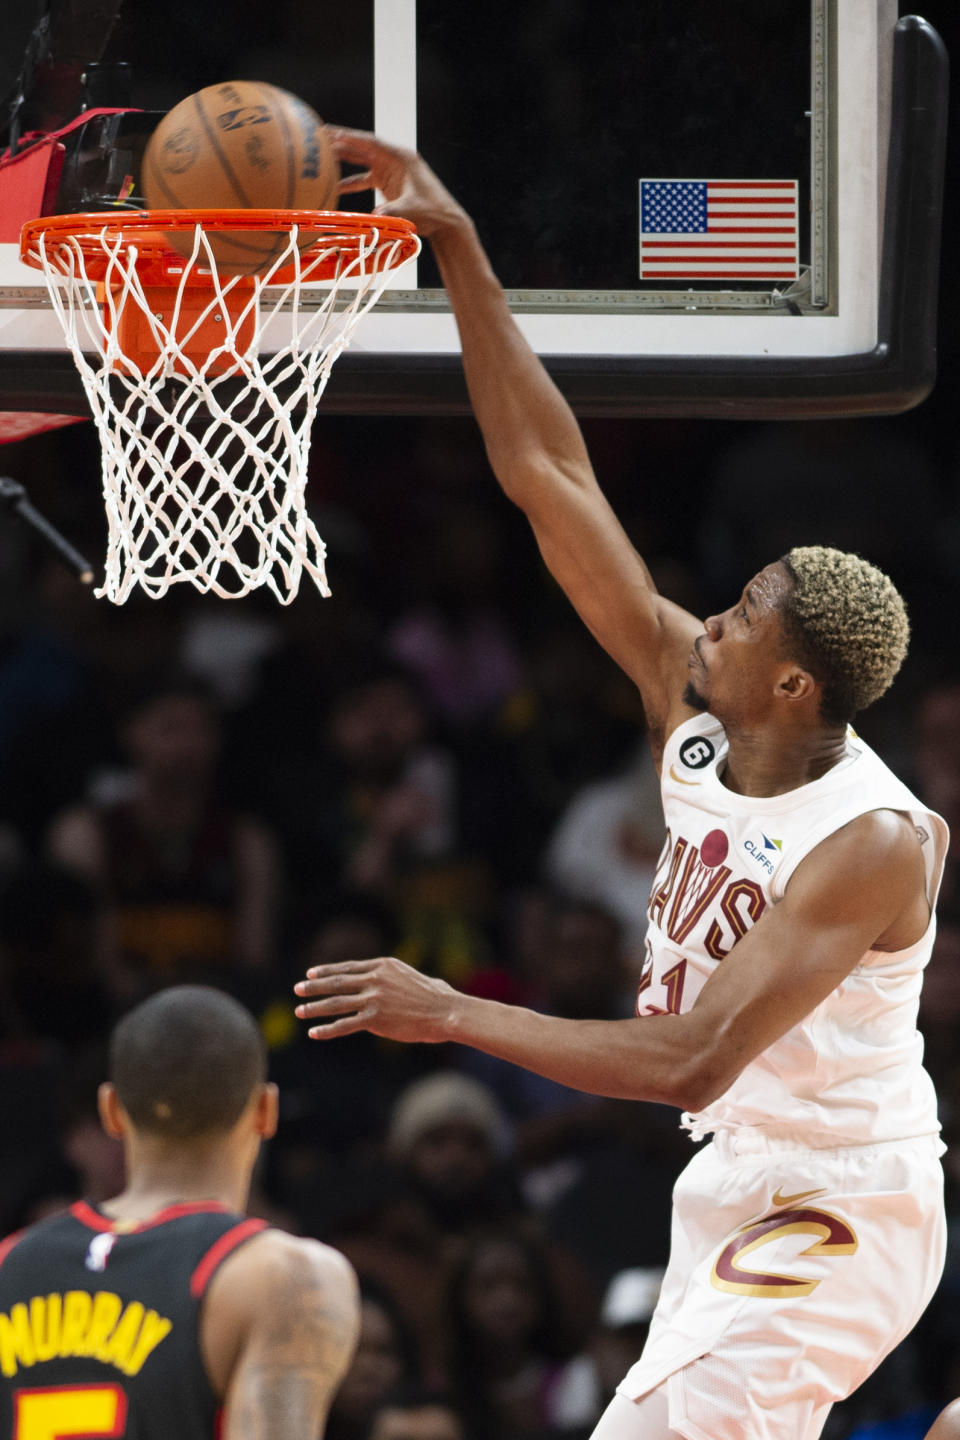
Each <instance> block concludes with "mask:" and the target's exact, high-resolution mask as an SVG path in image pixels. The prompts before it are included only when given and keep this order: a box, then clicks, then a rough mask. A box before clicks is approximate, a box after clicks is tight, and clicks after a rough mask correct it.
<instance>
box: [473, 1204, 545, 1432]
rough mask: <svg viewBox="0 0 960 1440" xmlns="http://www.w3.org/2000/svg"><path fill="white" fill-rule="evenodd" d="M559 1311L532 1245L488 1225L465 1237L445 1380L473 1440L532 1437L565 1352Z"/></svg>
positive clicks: (540, 1428)
mask: <svg viewBox="0 0 960 1440" xmlns="http://www.w3.org/2000/svg"><path fill="white" fill-rule="evenodd" d="M564 1319H565V1317H564V1315H563V1313H562V1308H561V1305H560V1303H559V1299H558V1296H557V1294H556V1292H555V1288H554V1285H553V1282H552V1279H551V1276H550V1273H549V1270H548V1268H547V1264H546V1262H545V1258H544V1255H543V1253H542V1252H541V1250H540V1248H539V1246H538V1245H536V1244H535V1243H534V1242H533V1241H532V1240H530V1239H529V1238H527V1237H525V1236H521V1235H520V1234H519V1233H518V1232H515V1231H512V1230H509V1229H506V1228H502V1229H492V1228H488V1229H487V1230H486V1231H484V1232H479V1233H478V1234H477V1235H475V1236H474V1237H473V1239H472V1240H471V1241H469V1242H468V1244H467V1246H466V1249H465V1250H464V1252H463V1255H462V1257H461V1259H460V1261H459V1263H458V1264H457V1266H456V1267H455V1269H454V1272H453V1275H452V1278H451V1284H450V1296H449V1311H448V1320H449V1327H450V1329H449V1334H450V1378H451V1385H452V1390H453V1394H454V1395H455V1397H456V1400H457V1404H458V1407H459V1408H460V1410H461V1411H462V1413H463V1414H464V1415H465V1416H467V1417H468V1421H469V1423H470V1426H471V1430H472V1431H474V1432H475V1433H476V1435H477V1437H478V1440H533V1437H535V1436H536V1437H539V1436H540V1435H541V1433H542V1432H544V1431H545V1430H546V1428H547V1426H548V1425H549V1424H550V1419H551V1391H552V1388H553V1386H554V1385H555V1384H556V1383H557V1380H558V1378H559V1376H560V1374H561V1368H562V1361H563V1360H564V1359H565V1358H566V1354H567V1353H569V1350H568V1345H567V1344H566V1343H565V1336H564V1333H563V1332H564Z"/></svg>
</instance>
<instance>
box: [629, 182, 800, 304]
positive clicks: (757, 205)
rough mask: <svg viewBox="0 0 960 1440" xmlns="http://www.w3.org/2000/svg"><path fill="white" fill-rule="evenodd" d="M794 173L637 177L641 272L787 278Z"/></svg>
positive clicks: (792, 267)
mask: <svg viewBox="0 0 960 1440" xmlns="http://www.w3.org/2000/svg"><path fill="white" fill-rule="evenodd" d="M798 236H799V217H798V212H797V182H796V180H641V181H640V279H641V280H795V279H796V278H797V274H798V271H799V264H800V256H799V248H798Z"/></svg>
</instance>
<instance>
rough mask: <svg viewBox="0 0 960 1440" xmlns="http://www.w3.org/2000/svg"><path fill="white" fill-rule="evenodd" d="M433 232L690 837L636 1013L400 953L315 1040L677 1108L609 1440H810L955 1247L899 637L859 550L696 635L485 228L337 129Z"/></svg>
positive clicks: (575, 596) (762, 578)
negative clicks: (553, 1001) (933, 1073)
mask: <svg viewBox="0 0 960 1440" xmlns="http://www.w3.org/2000/svg"><path fill="white" fill-rule="evenodd" d="M337 146H338V149H339V153H340V155H341V158H342V159H344V160H345V161H347V162H352V163H354V164H359V165H361V166H363V167H364V170H365V172H366V173H365V174H364V175H360V176H358V177H357V178H356V179H354V180H353V181H351V182H348V188H351V189H359V188H361V187H362V186H365V185H370V184H375V185H376V186H377V187H378V188H379V189H380V190H381V191H382V192H383V193H384V195H385V196H386V197H387V203H386V205H385V206H384V207H383V209H384V210H385V211H386V212H387V213H391V214H394V213H395V214H398V215H405V216H407V217H408V218H409V219H411V220H413V221H414V222H415V223H416V224H417V226H418V228H419V230H420V231H421V233H422V234H423V235H425V236H427V237H429V238H430V240H431V242H432V244H433V248H434V252H435V254H436V258H437V261H438V263H439V266H440V269H441V273H442V275H443V279H444V283H445V285H446V288H447V292H448V294H449V297H450V301H451V304H452V306H453V309H454V312H455V314H456V318H457V321H458V324H459V329H460V337H461V341H462V347H463V363H464V367H465V370H466V376H467V381H468V384H469V388H470V395H471V400H472V403H473V407H474V411H475V413H476V417H477V420H478V421H479V424H480V427H481V430H482V432H483V436H484V440H485V442H486V447H487V453H488V456H489V459H490V463H491V465H492V467H493V470H494V471H495V473H496V475H497V478H498V479H499V481H500V484H501V485H502V487H503V489H504V491H505V492H506V494H507V495H508V496H509V498H510V499H512V500H513V501H515V502H516V503H517V504H518V505H519V506H521V507H522V509H523V510H524V511H525V513H526V515H527V517H528V518H529V520H530V522H531V524H532V526H533V529H534V532H535V535H536V538H537V542H538V544H539V546H540V549H541V551H542V553H543V556H544V559H545V560H546V562H547V564H548V566H549V567H550V569H551V570H552V572H553V574H554V575H555V577H556V578H557V580H558V581H559V583H560V584H561V585H562V586H563V588H564V589H565V591H566V592H567V594H568V596H569V597H570V599H571V600H572V602H573V604H574V605H575V606H576V608H577V609H578V611H579V613H580V615H581V616H582V618H583V620H584V621H585V623H586V624H587V625H588V626H589V628H590V629H591V631H592V632H593V634H594V635H595V636H596V637H597V639H598V640H599V641H600V643H601V644H602V645H604V646H605V647H606V649H607V650H608V651H609V652H610V654H611V655H612V656H613V657H614V659H615V660H616V661H617V662H618V663H619V664H620V665H621V666H622V667H623V669H624V670H625V671H626V673H627V674H628V675H629V676H630V677H631V678H632V679H633V680H634V681H635V682H636V684H637V685H638V687H639V689H640V693H641V696H642V699H643V705H644V709H645V712H646V716H647V723H648V728H649V733H650V738H651V742H652V745H653V748H654V752H655V757H656V760H657V762H658V764H659V766H660V768H661V777H662V792H663V804H664V811H665V817H666V823H667V839H666V844H665V846H664V850H663V855H662V857H661V861H660V865H659V869H658V871H657V875H656V878H655V881H654V884H653V890H652V894H651V899H650V910H649V913H650V928H649V943H648V949H647V959H646V966H645V969H644V971H643V974H642V977H641V979H640V984H639V993H638V997H637V1017H638V1018H636V1019H633V1020H621V1021H596V1022H593V1021H571V1020H565V1019H561V1018H557V1017H553V1016H549V1015H541V1014H534V1013H532V1012H531V1011H528V1010H522V1009H519V1008H516V1007H510V1006H506V1005H501V1004H498V1003H496V1002H493V1001H486V1000H482V999H477V998H473V997H468V996H464V995H460V994H458V993H456V992H455V991H453V990H452V989H450V988H449V987H448V986H447V985H445V984H443V983H442V982H441V981H438V980H434V979H431V978H428V977H425V976H423V975H421V974H419V973H417V972H416V971H414V970H411V969H408V968H407V967H406V966H404V965H402V964H401V963H400V962H399V961H397V960H395V959H392V958H383V959H377V960H368V961H352V962H346V963H344V964H340V965H331V966H324V967H320V968H317V969H314V970H311V971H310V972H309V977H310V978H308V979H307V980H306V981H301V982H300V984H299V985H298V986H297V991H298V993H299V995H300V996H301V997H302V999H303V1000H305V1001H307V1002H308V1003H302V1004H301V1005H300V1007H299V1013H300V1014H301V1016H303V1017H304V1018H307V1019H311V1020H314V1021H318V1022H321V1023H320V1024H319V1025H317V1026H316V1027H315V1028H313V1029H311V1031H310V1033H311V1035H313V1036H315V1037H316V1038H328V1039H329V1038H332V1037H335V1036H338V1035H347V1034H350V1033H351V1032H353V1031H355V1030H360V1029H368V1030H371V1031H373V1032H374V1033H375V1034H378V1035H384V1036H391V1037H393V1038H394V1039H397V1040H408V1041H446V1040H454V1041H458V1042H459V1043H461V1044H467V1045H472V1046H475V1047H477V1048H479V1049H481V1050H485V1051H487V1052H488V1053H490V1054H493V1055H497V1056H500V1057H501V1058H503V1059H505V1060H509V1061H513V1062H515V1063H516V1064H518V1065H523V1066H526V1067H528V1068H529V1069H531V1070H535V1071H537V1072H539V1073H540V1074H542V1075H546V1076H548V1077H550V1078H551V1079H553V1080H557V1081H560V1082H561V1083H563V1084H565V1085H570V1086H574V1087H577V1088H579V1089H581V1090H584V1091H588V1092H590V1093H593V1094H598V1095H607V1096H616V1097H619V1098H623V1099H635V1100H654V1101H659V1102H661V1103H666V1104H668V1105H676V1106H678V1107H680V1108H681V1109H682V1110H683V1111H685V1112H688V1113H686V1114H685V1115H684V1118H683V1123H684V1124H685V1125H686V1126H687V1127H688V1128H689V1129H690V1130H691V1132H692V1134H693V1137H694V1138H695V1139H698V1138H702V1137H704V1136H706V1135H707V1134H712V1136H713V1139H712V1141H711V1142H710V1143H709V1144H707V1145H705V1146H703V1148H702V1149H700V1150H699V1151H698V1152H697V1154H696V1156H695V1158H694V1159H693V1160H692V1161H691V1163H690V1164H689V1166H688V1167H687V1169H686V1170H685V1171H684V1173H683V1175H682V1176H681V1178H680V1180H679V1181H678V1183H677V1186H676V1190H675V1197H674V1226H673V1237H672V1247H671V1259H670V1265H669V1268H668V1271H667V1275H666V1279H665V1282H664V1286H663V1293H662V1298H661V1301H660V1304H659V1306H658V1308H657V1311H656V1314H655V1315H654V1318H653V1322H652V1324H651V1327H650V1335H649V1339H648V1341H647V1344H646V1347H645V1349H644V1352H643V1355H642V1356H641V1358H640V1359H638V1361H637V1363H636V1364H635V1365H634V1366H633V1368H632V1369H631V1370H630V1371H629V1373H628V1374H627V1376H626V1377H625V1379H624V1380H623V1382H622V1384H621V1385H620V1387H619V1391H618V1393H617V1395H616V1396H615V1397H614V1399H613V1401H612V1402H611V1404H610V1407H609V1409H608V1410H607V1412H606V1413H605V1415H604V1416H603V1417H602V1418H601V1420H600V1422H599V1425H598V1427H597V1429H596V1431H595V1440H665V1437H669V1436H683V1437H686V1440H813V1437H815V1436H817V1435H819V1434H820V1432H821V1429H822V1427H823V1423H824V1421H825V1419H826V1416H827V1412H828V1411H829V1409H830V1405H831V1403H832V1402H833V1401H836V1400H839V1399H841V1398H843V1397H844V1396H846V1395H849V1394H850V1392H851V1391H852V1390H854V1389H855V1388H856V1387H857V1386H858V1385H859V1384H860V1383H861V1381H862V1380H864V1379H865V1377H866V1376H867V1375H869V1374H870V1372H871V1371H872V1370H873V1369H874V1368H875V1366H876V1365H877V1364H878V1363H879V1361H880V1360H881V1359H882V1358H883V1356H884V1355H885V1354H886V1353H887V1352H888V1351H889V1350H891V1349H892V1348H893V1346H895V1345H896V1344H897V1342H898V1341H899V1340H900V1339H901V1338H902V1337H903V1336H904V1335H906V1334H907V1332H908V1331H909V1330H910V1329H911V1327H912V1326H913V1325H914V1324H915V1322H916V1320H917V1318H918V1316H919V1315H920V1313H921V1312H922V1310H923V1309H924V1307H925V1305H926V1304H927V1302H928V1300H929V1298H930V1296H931V1294H932V1293H933V1290H934V1288H935V1286H936V1284H937V1280H938V1277H939V1275H940V1271H941V1266H942V1263H943V1255H944V1228H945V1227H944V1217H943V1202H942V1177H941V1170H940V1162H939V1155H940V1152H941V1150H942V1145H941V1143H940V1140H939V1136H938V1128H939V1127H938V1124H937V1115H936V1103H935V1096H934V1091H933V1087H932V1085H931V1083H930V1080H929V1079H928V1077H927V1075H926V1074H925V1072H924V1070H923V1068H922V1063H921V1042H920V1039H919V1037H918V1035H917V1032H916V1013H917V998H918V995H919V991H920V983H921V972H922V970H923V967H924V965H925V964H926V962H927V959H928V957H929V954H930V949H931V945H932V940H933V930H934V920H933V905H934V901H935V898H936V891H937V885H938V882H939V878H940V872H941V868H942V864H943V857H944V852H945V847H946V841H947V835H946V827H945V825H944V824H943V822H942V821H941V820H940V819H939V817H938V816H936V815H934V814H932V813H931V812H930V811H928V810H927V809H926V807H925V806H924V805H922V804H921V802H920V801H919V800H917V799H916V798H915V797H914V796H913V795H911V794H910V792H909V791H908V790H907V789H906V787H905V786H904V785H902V784H901V783H900V782H899V781H898V780H897V779H896V778H895V776H894V775H893V774H891V772H890V771H889V770H888V769H887V768H886V766H885V765H884V764H883V763H882V762H881V761H880V760H879V759H878V758H877V756H876V755H875V754H873V753H872V751H871V750H870V749H869V747H868V746H866V745H865V744H863V742H862V741H861V740H860V739H858V737H857V736H856V735H855V734H854V732H853V731H852V730H851V729H850V728H849V725H848V722H849V720H850V718H851V717H852V715H853V714H854V713H855V712H856V711H858V710H860V709H862V708H863V707H864V706H866V705H869V704H870V703H871V702H872V701H873V700H875V699H876V698H877V697H878V696H879V695H881V694H882V693H883V692H884V690H886V688H887V686H888V685H889V684H890V682H891V680H892V679H893V677H894V675H895V674H896V672H897V670H898V669H899V667H900V664H901V662H902V660H903V656H904V653H905V650H906V646H907V638H908V627H907V620H906V616H905V613H904V608H903V604H902V601H901V599H900V596H899V595H898V594H897V592H896V590H895V589H894V587H893V585H892V584H891V582H890V581H889V580H888V579H887V578H886V577H885V576H884V575H882V574H880V573H879V571H877V570H875V569H874V568H873V567H872V566H870V565H868V564H866V563H865V562H864V561H863V560H861V559H859V558H857V557H856V556H853V555H847V554H842V553H840V552H838V551H835V550H829V549H822V548H817V547H812V548H801V549H795V550H792V551H791V552H790V553H789V554H788V555H786V556H783V557H782V558H781V559H779V560H774V561H773V562H772V563H771V564H769V565H767V566H765V567H764V569H763V570H761V571H760V573H759V574H758V575H755V576H754V577H753V579H751V580H750V581H749V583H748V584H747V585H746V587H745V589H744V591H743V593H742V595H740V597H739V598H738V599H737V600H736V601H735V602H734V604H733V605H732V606H731V607H730V609H729V610H726V611H725V612H724V613H723V614H721V615H714V616H711V617H710V618H709V619H708V620H706V622H704V623H701V622H700V621H698V620H696V619H694V617H693V616H692V615H688V614H687V613H686V612H685V611H683V610H681V609H679V608H678V607H677V606H676V605H673V604H671V603H670V601H668V600H665V599H663V598H662V597H661V596H660V595H658V594H657V592H656V589H655V588H654V586H653V584H652V582H651V578H650V575H649V573H648V571H647V569H646V567H645V565H644V563H643V561H642V560H641V559H640V557H639V555H638V554H637V553H636V551H635V550H634V549H633V547H632V545H631V544H630V542H629V540H628V539H627V536H626V534H625V533H624V531H623V529H622V528H621V527H620V525H619V523H618V522H617V520H616V518H615V517H614V515H613V513H612V511H611V510H610V507H609V506H608V504H607V502H606V500H605V499H604V497H603V495H602V493H601V491H600V489H599V488H598V485H597V482H596V480H595V478H594V475H593V471H592V469H591V466H590V461H589V458H588V456H587V453H586V449H585V447H584V443H583V439H582V437H581V434H580V431H579V428H578V426H577V424H576V421H575V420H574V418H573V416H572V414H571V413H570V410H569V408H568V407H567V405H566V403H565V402H564V400H563V399H562V398H561V396H560V395H559V394H558V392H557V390H556V389H555V387H554V385H553V384H552V382H551V380H550V378H549V377H548V375H547V374H546V372H545V370H544V369H543V367H542V366H541V364H540V362H539V360H538V359H537V357H536V356H535V355H534V354H533V353H532V351H531V350H530V348H529V347H528V345H527V344H526V342H525V340H524V339H523V337H522V335H521V333H520V331H519V329H518V328H517V326H516V324H515V323H514V320H513V318H512V316H511V314H510V311H509V309H508V307H507V304H506V301H505V298H504V295H503V292H502V290H501V288H500V285H499V283H498V281H497V280H496V277H495V276H494V275H493V273H492V271H491V269H490V266H489V263H488V261H487V259H486V256H485V254H484V252H483V250H482V249H481V246H480V244H479V242H478V240H477V237H476V234H475V231H474V228H473V225H472V223H471V221H470V219H469V218H468V216H467V215H466V214H465V213H464V212H463V210H462V209H461V208H460V207H459V206H458V205H457V204H456V202H455V201H454V200H453V199H452V198H451V196H450V195H449V194H448V193H447V191H446V190H445V189H444V188H443V187H442V185H441V184H440V183H439V181H438V180H437V179H436V177H435V176H434V175H433V174H432V172H431V171H430V170H429V169H428V168H427V166H426V165H425V164H424V162H423V161H422V160H421V159H420V158H419V157H417V156H416V155H413V154H411V153H408V152H405V151H401V150H398V149H396V148H394V147H391V146H387V145H384V144H382V143H380V142H379V141H377V140H376V139H374V138H373V137H371V136H367V135H362V134H358V133H356V132H349V131H347V132H339V134H338V138H337Z"/></svg>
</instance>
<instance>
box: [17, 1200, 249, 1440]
mask: <svg viewBox="0 0 960 1440" xmlns="http://www.w3.org/2000/svg"><path fill="white" fill-rule="evenodd" d="M264 1228H265V1222H264V1221H262V1220H250V1219H247V1218H246V1217H245V1216H242V1215H236V1214H232V1213H231V1212H229V1211H228V1210H226V1209H225V1208H224V1207H223V1206H221V1205H216V1204H213V1203H204V1204H192V1205H173V1206H170V1207H169V1208H168V1209H165V1210H161V1211H160V1212H159V1213H158V1214H156V1215H154V1216H152V1217H151V1218H150V1219H149V1220H146V1221H143V1222H141V1223H140V1224H138V1225H135V1226H129V1225H126V1224H125V1223H124V1222H123V1221H116V1222H114V1221H112V1220H111V1219H109V1218H108V1217H107V1216H106V1215H103V1214H102V1213H101V1212H100V1211H99V1210H97V1209H95V1208H94V1207H93V1206H92V1205H88V1204H87V1203H86V1202H84V1201H80V1202H78V1203H77V1204H76V1205H73V1206H72V1207H71V1209H70V1210H69V1211H68V1212H67V1213H66V1214H63V1215H57V1216H54V1217H52V1218H51V1219H49V1220H44V1221H41V1222H40V1223H39V1224H38V1225H33V1226H31V1227H30V1229H28V1230H23V1231H20V1232H19V1234H17V1235H13V1236H10V1237H9V1238H8V1239H7V1240H5V1241H4V1242H3V1245H2V1247H0V1435H3V1436H5V1437H9V1440H55V1437H56V1440H59V1437H64V1436H70V1435H77V1436H83V1437H84V1440H96V1437H99V1436H111V1437H123V1440H172V1437H174V1436H175V1437H176V1440H214V1436H215V1434H216V1431H217V1424H218V1421H217V1416H218V1411H219V1402H218V1400H217V1397H216V1396H215V1395H214V1393H213V1390H212V1389H211V1386H210V1382H209V1380H208V1379H207V1375H206V1371H205V1370H204V1367H203V1362H202V1359H201V1355H200V1344H199V1328H198V1327H199V1315H200V1306H201V1304H202V1302H203V1296H204V1293H205V1292H206V1289H207V1286H208V1285H209V1283H210V1280H211V1279H212V1277H213V1275H214V1274H215V1272H216V1270H217V1268H218V1266H219V1265H220V1264H221V1262H222V1261H223V1260H224V1259H225V1258H226V1256H227V1255H229V1254H230V1253H231V1252H232V1251H233V1250H234V1249H235V1248H236V1247H237V1245H240V1244H242V1243H243V1242H244V1241H245V1240H247V1239H248V1238H249V1237H250V1236H251V1235H254V1234H256V1233H257V1232H259V1231H261V1230H263V1229H264Z"/></svg>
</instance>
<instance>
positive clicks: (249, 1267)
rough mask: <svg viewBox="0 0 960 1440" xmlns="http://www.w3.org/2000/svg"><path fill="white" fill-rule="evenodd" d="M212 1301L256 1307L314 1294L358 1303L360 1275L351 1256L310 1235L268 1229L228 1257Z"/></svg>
mask: <svg viewBox="0 0 960 1440" xmlns="http://www.w3.org/2000/svg"><path fill="white" fill-rule="evenodd" d="M215 1285H216V1293H215V1294H211V1299H212V1300H213V1302H214V1303H217V1302H219V1303H223V1304H230V1303H237V1304H239V1305H240V1306H241V1308H244V1309H249V1310H250V1311H251V1312H255V1311H256V1310H257V1309H259V1308H261V1307H263V1306H269V1307H270V1308H275V1307H277V1306H283V1305H286V1304H290V1303H292V1302H293V1301H294V1300H299V1301H302V1300H303V1299H305V1298H306V1297H308V1296H309V1295H310V1294H313V1295H315V1296H316V1298H317V1301H318V1303H320V1304H322V1305H324V1306H329V1305H331V1304H334V1303H336V1302H338V1301H339V1302H340V1303H342V1304H343V1305H345V1306H347V1307H350V1306H351V1305H352V1304H354V1303H355V1299H356V1292H357V1279H356V1275H355V1273H354V1270H353V1266H352V1265H351V1264H350V1262H349V1260H347V1258H346V1257H345V1256H344V1255H342V1254H341V1253H340V1251H339V1250H334V1249H333V1247H332V1246H330V1245H324V1244H323V1242H322V1241H320V1240H313V1239H311V1238H309V1237H307V1236H301V1235H291V1234H289V1233H288V1232H287V1231H285V1230H275V1229H265V1230H261V1231H259V1233H258V1234H256V1235H253V1236H252V1237H251V1238H250V1239H249V1240H248V1241H247V1243H246V1244H245V1245H242V1246H240V1247H239V1248H238V1249H237V1250H236V1251H235V1252H234V1254H232V1255H230V1256H229V1257H228V1259H226V1260H225V1261H224V1263H223V1265H222V1266H221V1267H220V1270H219V1272H218V1274H217V1276H216V1280H215Z"/></svg>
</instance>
